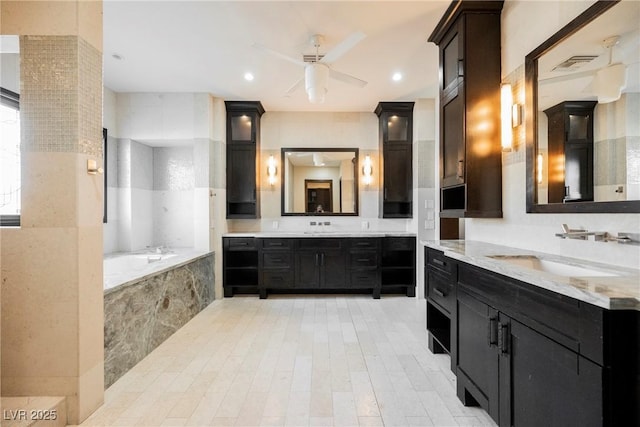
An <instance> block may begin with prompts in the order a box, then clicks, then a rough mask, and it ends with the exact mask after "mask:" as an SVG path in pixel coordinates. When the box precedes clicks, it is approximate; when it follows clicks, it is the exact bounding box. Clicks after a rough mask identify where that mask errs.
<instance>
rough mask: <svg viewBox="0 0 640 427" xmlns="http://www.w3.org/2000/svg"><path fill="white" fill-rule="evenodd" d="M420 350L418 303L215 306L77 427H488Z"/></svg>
mask: <svg viewBox="0 0 640 427" xmlns="http://www.w3.org/2000/svg"><path fill="white" fill-rule="evenodd" d="M449 363H450V362H449V357H448V356H445V355H433V354H431V352H429V350H428V349H427V335H426V329H425V300H424V299H421V298H407V297H405V296H383V297H382V299H380V300H374V299H372V298H371V296H370V295H369V296H366V295H357V296H343V295H338V296H336V295H320V296H317V295H304V296H281V295H271V296H270V297H269V299H267V300H259V299H258V298H257V297H255V296H236V297H234V298H227V299H224V300H217V301H215V302H214V303H213V304H211V305H210V306H209V307H207V308H206V309H205V310H204V311H202V312H201V313H200V314H199V315H198V316H196V317H195V318H194V319H193V320H192V321H190V322H189V323H188V324H187V325H185V326H184V327H183V328H182V329H180V330H179V331H178V332H176V333H175V334H174V335H173V336H172V337H171V338H170V339H168V340H167V341H166V342H165V343H164V344H162V345H161V346H160V347H158V348H157V349H156V350H154V351H153V352H152V353H151V354H150V355H149V356H147V357H146V358H145V359H144V360H143V361H142V362H140V363H139V364H138V365H137V366H135V367H134V368H133V369H132V370H131V371H129V372H128V373H127V374H126V375H124V376H123V377H122V378H121V379H120V380H118V381H117V382H116V383H115V384H114V385H113V386H111V387H110V388H109V389H108V390H107V391H106V394H105V403H104V405H103V406H102V407H101V408H99V409H98V410H97V411H96V412H95V413H94V414H93V415H92V416H91V417H90V418H89V419H87V420H86V421H85V422H84V423H83V424H82V426H383V425H384V426H495V424H494V423H493V421H492V420H491V419H490V418H489V416H488V415H487V414H486V412H485V411H483V410H481V409H479V408H465V407H464V406H463V405H462V404H461V403H460V402H459V401H458V399H457V398H456V395H455V377H454V376H453V374H452V373H451V371H450V369H449Z"/></svg>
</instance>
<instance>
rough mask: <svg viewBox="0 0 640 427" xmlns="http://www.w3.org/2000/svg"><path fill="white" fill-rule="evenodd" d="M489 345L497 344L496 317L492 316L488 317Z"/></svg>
mask: <svg viewBox="0 0 640 427" xmlns="http://www.w3.org/2000/svg"><path fill="white" fill-rule="evenodd" d="M488 335H489V347H492V346H494V345H498V318H497V317H496V316H492V317H490V318H489V334H488Z"/></svg>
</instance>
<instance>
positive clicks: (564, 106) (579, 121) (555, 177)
mask: <svg viewBox="0 0 640 427" xmlns="http://www.w3.org/2000/svg"><path fill="white" fill-rule="evenodd" d="M596 104H597V102H596V101H567V102H562V103H560V104H558V105H555V106H553V107H551V108H548V109H546V110H544V113H545V114H546V116H547V121H548V126H547V137H548V138H547V143H548V159H549V169H551V168H553V170H554V171H558V170H561V171H563V173H550V174H547V175H548V182H549V184H548V185H549V190H548V194H549V196H548V197H549V200H548V201H549V203H565V202H589V201H593V110H594V108H595V106H596ZM557 162H559V164H558V163H557Z"/></svg>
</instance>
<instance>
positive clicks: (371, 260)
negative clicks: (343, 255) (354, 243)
mask: <svg viewBox="0 0 640 427" xmlns="http://www.w3.org/2000/svg"><path fill="white" fill-rule="evenodd" d="M350 255H351V256H350V258H351V267H352V268H359V267H360V268H361V267H376V266H377V265H378V252H376V251H362V252H352V253H351V254H350Z"/></svg>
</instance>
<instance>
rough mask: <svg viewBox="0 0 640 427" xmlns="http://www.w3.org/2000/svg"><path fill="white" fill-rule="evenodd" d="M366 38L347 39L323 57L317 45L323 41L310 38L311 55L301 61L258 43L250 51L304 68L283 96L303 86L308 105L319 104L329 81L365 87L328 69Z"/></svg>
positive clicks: (356, 34)
mask: <svg viewBox="0 0 640 427" xmlns="http://www.w3.org/2000/svg"><path fill="white" fill-rule="evenodd" d="M365 37H366V35H365V34H364V33H362V32H360V31H358V32H355V33H353V34H351V35H349V36H348V37H347V38H346V39H344V40H342V41H341V42H340V43H338V44H337V45H336V46H335V47H334V48H333V49H331V50H330V51H329V52H327V53H326V54H324V55H321V54H320V45H321V44H322V42H323V41H324V37H323V36H322V35H320V34H314V35H313V36H311V39H310V40H309V41H310V43H311V44H312V45H313V47H315V49H316V53H315V55H305V56H304V60H300V59H295V58H292V57H290V56H288V55H285V54H283V53H280V52H276V51H275V50H271V49H269V48H268V47H266V46H263V45H261V44H259V43H254V45H253V47H255V48H257V49H260V50H262V51H264V52H267V53H269V54H271V55H274V56H276V57H278V58H280V59H284V60H286V61H289V62H292V63H294V64H296V65H299V66H301V67H304V76H303V77H301V78H300V79H299V80H298V81H297V82H295V83H294V84H293V85H292V86H291V87H290V88H289V89H287V91H286V92H285V94H286V95H288V94H291V93H293V92H294V91H295V90H297V89H298V88H299V87H301V86H302V84H303V83H304V88H305V91H306V92H307V96H308V97H309V101H310V102H311V103H312V104H321V103H323V102H324V97H325V95H326V93H327V89H328V83H329V77H331V78H333V79H336V80H339V81H341V82H344V83H347V84H350V85H353V86H357V87H360V88H362V87H365V86H366V85H367V82H366V81H364V80H361V79H359V78H357V77H353V76H351V75H349V74H345V73H342V72H340V71H336V70H334V69H333V68H331V63H332V62H334V61H335V60H337V59H338V58H340V57H341V56H342V55H344V54H345V53H347V52H348V51H349V50H351V48H353V47H354V46H355V45H356V44H358V43H359V42H360V41H361V40H362V39H364V38H365Z"/></svg>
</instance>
